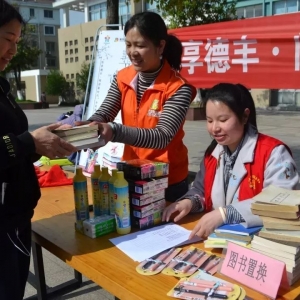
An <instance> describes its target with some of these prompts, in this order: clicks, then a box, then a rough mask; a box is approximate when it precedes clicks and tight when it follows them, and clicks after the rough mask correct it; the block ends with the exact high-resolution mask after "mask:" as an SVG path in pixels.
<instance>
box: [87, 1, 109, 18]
mask: <svg viewBox="0 0 300 300" xmlns="http://www.w3.org/2000/svg"><path fill="white" fill-rule="evenodd" d="M106 6H107V3H106V2H102V3H100V4H96V5H91V6H90V7H89V21H95V20H99V19H105V18H106Z"/></svg>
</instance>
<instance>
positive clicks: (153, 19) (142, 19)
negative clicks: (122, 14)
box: [124, 11, 183, 71]
mask: <svg viewBox="0 0 300 300" xmlns="http://www.w3.org/2000/svg"><path fill="white" fill-rule="evenodd" d="M133 27H136V28H137V29H138V31H139V32H140V34H141V35H142V36H144V37H146V38H148V39H149V40H150V41H151V42H152V43H153V44H154V45H155V46H157V47H158V46H159V45H160V41H161V40H165V41H166V45H165V48H164V52H163V54H162V56H163V58H165V59H166V60H167V61H168V63H169V64H170V66H171V67H172V68H173V69H175V70H177V71H180V69H181V55H182V51H183V50H182V45H181V42H180V40H179V39H178V38H177V37H176V36H174V35H170V34H168V30H167V27H166V24H165V22H164V20H163V19H162V17H161V16H160V15H159V14H157V13H154V12H150V11H147V12H142V13H138V14H135V15H133V16H132V17H131V18H130V19H129V20H128V21H127V22H126V24H125V27H124V34H125V35H126V34H127V32H128V31H129V30H130V29H132V28H133Z"/></svg>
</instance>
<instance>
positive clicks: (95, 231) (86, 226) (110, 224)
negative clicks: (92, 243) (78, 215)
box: [83, 215, 116, 238]
mask: <svg viewBox="0 0 300 300" xmlns="http://www.w3.org/2000/svg"><path fill="white" fill-rule="evenodd" d="M114 231H116V221H115V217H114V216H108V215H103V216H99V217H95V218H92V219H88V220H85V221H83V232H84V234H85V235H87V236H89V237H91V238H96V237H99V236H101V235H104V234H107V233H110V232H114Z"/></svg>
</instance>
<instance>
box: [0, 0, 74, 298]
mask: <svg viewBox="0 0 300 300" xmlns="http://www.w3.org/2000/svg"><path fill="white" fill-rule="evenodd" d="M22 24H23V20H22V17H21V15H20V14H19V12H18V11H17V10H16V9H15V8H14V7H13V6H11V5H10V4H8V3H7V2H5V1H3V0H1V1H0V71H3V70H4V69H5V67H6V65H7V64H8V63H9V61H10V60H11V59H12V58H13V56H14V55H15V54H16V52H17V44H18V41H19V39H20V36H21V29H22ZM58 126H59V124H52V125H49V126H47V127H46V126H45V127H42V128H39V129H37V130H35V131H33V132H32V133H29V132H28V122H27V118H26V116H25V114H24V113H23V111H22V110H21V108H20V107H19V106H18V104H17V103H16V102H15V100H14V97H13V96H12V95H11V94H10V86H9V83H8V82H7V81H6V80H5V79H4V78H2V77H0V157H1V161H0V299H1V300H21V299H23V295H24V290H25V285H26V281H27V277H28V271H29V263H30V251H31V218H32V216H33V209H34V208H35V206H36V204H37V201H38V199H39V198H40V188H39V184H38V181H37V177H36V174H35V170H34V166H33V161H36V160H37V159H38V158H39V157H38V155H37V154H39V155H45V156H48V157H50V158H54V157H55V156H65V155H69V154H71V153H72V152H74V151H76V149H75V148H74V147H73V146H71V145H70V144H67V143H65V142H64V141H63V140H61V139H60V138H58V137H57V136H56V135H54V134H53V133H51V130H53V129H55V128H57V127H58Z"/></svg>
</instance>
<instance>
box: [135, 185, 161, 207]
mask: <svg viewBox="0 0 300 300" xmlns="http://www.w3.org/2000/svg"><path fill="white" fill-rule="evenodd" d="M164 198H165V189H160V190H157V191H155V192H151V193H148V194H144V195H139V194H131V195H130V199H131V200H130V203H131V204H133V205H135V206H144V205H147V204H150V203H152V202H155V201H158V200H161V199H164Z"/></svg>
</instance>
